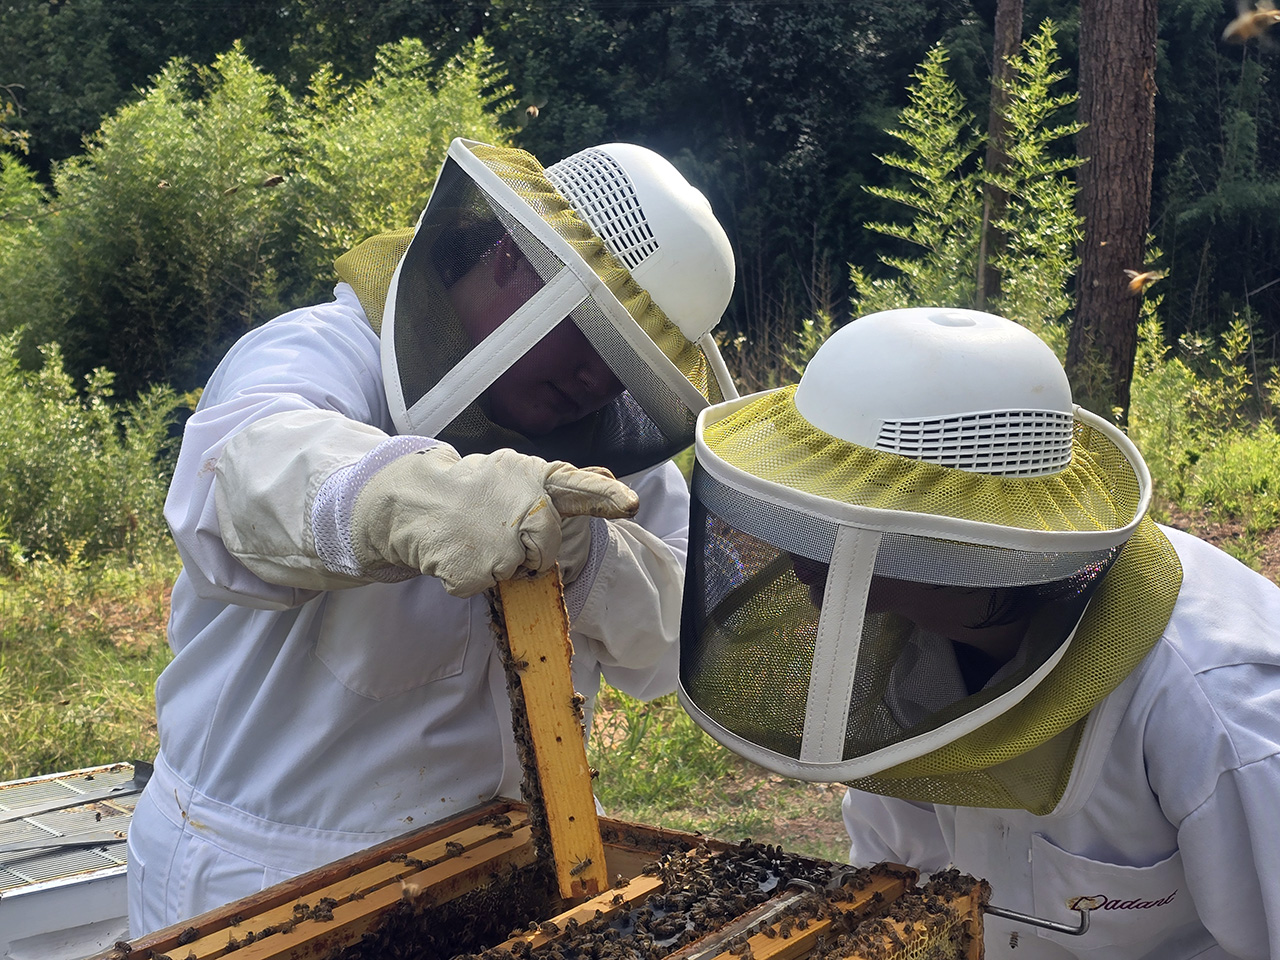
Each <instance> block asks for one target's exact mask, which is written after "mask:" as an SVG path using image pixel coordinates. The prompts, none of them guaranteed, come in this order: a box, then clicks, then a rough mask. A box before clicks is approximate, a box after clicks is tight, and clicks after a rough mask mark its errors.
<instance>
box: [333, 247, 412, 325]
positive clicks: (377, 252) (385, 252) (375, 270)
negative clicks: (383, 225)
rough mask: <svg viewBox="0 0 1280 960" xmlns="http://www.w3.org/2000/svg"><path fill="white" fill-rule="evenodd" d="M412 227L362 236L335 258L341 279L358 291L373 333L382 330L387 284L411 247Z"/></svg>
mask: <svg viewBox="0 0 1280 960" xmlns="http://www.w3.org/2000/svg"><path fill="white" fill-rule="evenodd" d="M413 229H414V228H413V227H405V228H404V229H402V230H393V231H391V232H390V233H381V234H378V235H377V236H376V237H370V238H369V239H367V240H362V241H361V242H360V243H358V244H356V245H355V246H354V247H352V248H351V249H350V250H348V251H347V252H346V253H344V254H343V255H342V256H340V257H339V258H338V259H337V260H335V261H334V262H333V266H334V268H335V269H336V270H337V272H338V279H339V280H341V281H343V282H344V283H348V284H350V285H351V289H352V290H354V291H355V292H356V297H357V299H359V301H360V306H362V307H363V308H364V312H365V316H367V317H368V318H369V326H371V327H373V332H374V333H380V332H381V331H382V312H383V310H384V309H385V308H386V304H387V287H388V286H390V284H391V275H392V274H393V273H395V270H396V264H398V263H399V262H400V259H401V258H402V257H403V256H404V252H405V251H406V250H408V249H409V243H410V241H412V240H413Z"/></svg>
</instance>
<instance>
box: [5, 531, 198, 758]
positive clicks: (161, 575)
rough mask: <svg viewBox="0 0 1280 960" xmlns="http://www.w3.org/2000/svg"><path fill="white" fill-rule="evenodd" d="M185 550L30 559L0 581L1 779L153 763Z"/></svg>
mask: <svg viewBox="0 0 1280 960" xmlns="http://www.w3.org/2000/svg"><path fill="white" fill-rule="evenodd" d="M177 570H178V562H177V558H176V554H175V553H174V552H173V550H172V547H170V546H168V545H157V546H156V547H155V549H154V550H152V551H150V552H149V554H148V555H147V556H145V557H143V558H141V559H139V560H137V561H136V562H133V563H129V564H124V563H122V562H121V561H120V560H119V559H118V558H117V559H106V560H102V561H98V562H95V563H92V564H89V563H80V562H76V561H72V562H70V563H66V564H62V563H49V562H39V561H34V562H29V563H25V564H23V565H22V566H21V567H19V568H18V570H17V572H16V573H14V574H11V575H9V576H7V577H5V578H4V579H3V581H0V780H14V779H19V778H21V777H27V776H34V775H36V774H42V773H55V772H58V771H62V770H69V769H75V768H77V767H83V766H92V765H94V764H99V763H111V762H115V761H119V760H131V759H134V758H141V759H150V758H151V757H152V756H154V755H155V752H156V747H157V739H156V724H155V696H154V690H153V688H154V684H155V679H156V677H157V676H159V674H160V671H161V670H162V669H163V668H164V666H165V664H167V663H168V662H169V656H170V654H169V646H168V644H167V642H166V640H165V621H166V619H167V615H168V602H167V598H168V589H169V585H170V584H171V583H172V581H173V578H174V576H175V575H176V573H177Z"/></svg>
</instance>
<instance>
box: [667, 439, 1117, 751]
mask: <svg viewBox="0 0 1280 960" xmlns="http://www.w3.org/2000/svg"><path fill="white" fill-rule="evenodd" d="M830 526H831V524H830V522H829V521H825V520H822V519H820V518H816V517H813V516H812V515H811V514H807V513H803V512H799V511H792V510H789V509H788V508H786V507H784V506H781V505H780V504H778V503H777V502H766V501H765V500H757V499H755V498H753V497H752V496H751V495H750V494H747V493H744V492H743V491H740V490H737V489H736V488H733V487H729V486H728V485H727V484H725V483H722V482H720V481H718V480H716V479H715V478H713V477H711V476H710V474H709V473H708V471H707V470H706V469H705V468H704V467H703V466H702V464H701V463H699V464H696V465H695V469H694V478H693V512H692V521H691V526H690V552H689V561H688V567H687V571H686V578H685V599H684V609H683V622H682V630H681V668H680V681H681V687H682V689H683V691H684V693H685V695H686V696H687V698H688V700H689V701H690V702H691V703H692V704H693V705H694V706H696V707H697V708H698V710H700V711H701V713H702V714H704V715H705V716H706V717H708V718H710V719H711V720H713V721H714V722H715V723H716V724H717V725H718V726H720V727H722V728H724V729H725V730H727V731H729V732H730V733H732V734H734V735H736V736H737V737H740V738H742V739H744V740H746V741H748V742H750V743H751V744H754V745H755V746H757V747H760V748H763V749H764V750H767V751H770V752H772V753H773V754H775V755H777V756H779V757H782V758H787V759H790V760H801V759H803V761H804V762H806V763H807V762H811V761H812V760H813V757H812V754H811V753H810V752H806V751H804V750H803V747H804V742H803V741H804V734H805V724H806V711H812V712H813V718H812V719H811V720H810V723H814V722H818V723H824V724H830V723H833V722H839V723H841V724H842V726H843V729H842V730H841V731H839V732H840V733H843V750H842V752H841V755H840V756H838V757H837V756H834V755H833V756H828V757H826V758H824V762H848V761H853V760H857V759H859V758H862V757H866V756H869V755H871V754H875V753H876V752H877V751H880V750H883V749H885V748H887V747H891V746H893V745H895V744H899V743H902V742H903V741H907V740H911V739H913V738H916V737H920V736H922V735H924V734H927V733H930V732H932V731H935V730H939V729H940V728H943V727H947V726H948V725H949V724H953V723H956V722H957V721H971V720H972V718H970V714H973V713H974V711H977V710H980V709H982V708H984V707H986V706H987V705H988V704H991V703H992V702H993V701H995V700H996V699H997V698H999V697H1001V696H1003V695H1005V694H1009V693H1011V692H1015V691H1020V692H1019V693H1018V698H1019V699H1020V698H1021V696H1024V695H1025V692H1026V690H1028V689H1030V686H1028V683H1029V681H1035V680H1036V679H1037V676H1038V675H1041V673H1042V671H1043V670H1044V669H1046V668H1047V666H1048V665H1050V664H1051V663H1052V662H1053V660H1054V657H1055V656H1056V655H1058V654H1060V653H1061V651H1063V650H1064V649H1065V648H1066V644H1067V643H1068V641H1069V640H1070V638H1071V636H1072V634H1073V631H1074V630H1075V627H1076V625H1077V624H1078V623H1079V621H1080V618H1081V616H1082V615H1083V613H1084V610H1085V608H1086V606H1087V605H1088V602H1089V600H1090V598H1091V596H1092V595H1093V592H1094V590H1095V589H1096V587H1097V585H1098V584H1099V582H1100V581H1101V579H1102V577H1103V575H1104V574H1105V573H1106V571H1107V569H1108V568H1109V566H1110V563H1111V561H1112V560H1113V559H1114V556H1115V554H1116V551H1114V550H1113V551H1104V552H1103V553H1101V554H1099V555H1096V556H1095V555H1091V554H1077V555H1076V558H1075V561H1074V562H1072V561H1071V560H1070V559H1069V558H1067V559H1063V558H1061V557H1057V558H1049V557H1044V558H1039V559H1038V567H1037V569H1038V570H1039V571H1040V572H1041V573H1046V572H1048V573H1050V574H1051V575H1052V576H1053V577H1054V579H1052V580H1048V581H1046V582H1040V583H1031V584H1026V583H1018V582H1015V583H1014V584H1012V585H998V586H987V585H985V584H987V583H990V582H991V581H992V580H998V579H999V578H1001V577H1002V576H1008V577H1009V578H1011V579H1013V580H1015V581H1017V580H1019V579H1023V578H1025V577H1026V576H1027V574H1026V571H1025V569H1024V567H1025V565H1024V564H1022V563H1020V562H1019V560H1018V556H1017V554H1018V551H1012V550H1004V551H1001V550H998V549H996V548H981V549H979V548H976V547H973V546H972V545H965V544H956V543H950V542H943V541H929V540H927V539H926V538H921V537H912V536H908V535H895V537H896V539H895V541H894V545H893V552H892V553H893V557H892V562H891V563H890V564H889V569H891V570H892V572H893V573H895V574H902V573H904V572H905V571H906V570H908V569H909V568H910V567H911V561H912V560H913V558H917V557H922V558H925V559H926V560H927V562H925V563H921V564H918V568H919V570H920V571H921V572H927V573H928V574H929V575H930V576H933V577H936V578H937V579H938V580H939V581H940V582H928V581H924V580H920V579H915V578H903V577H901V576H886V575H884V574H882V573H880V572H879V571H880V565H879V562H878V560H877V562H876V565H875V568H874V569H875V571H876V572H875V573H874V574H871V573H870V571H867V572H865V573H864V574H863V577H864V578H865V577H867V576H868V575H870V576H869V579H863V580H861V582H860V583H861V585H860V586H859V584H857V583H852V582H849V583H844V582H839V581H838V579H837V578H835V577H834V576H833V575H832V573H831V571H832V566H831V563H832V555H833V554H832V552H831V547H830V546H828V544H830V543H831V542H832V538H833V536H837V535H834V534H832V531H831V530H830V529H829V527H830ZM775 541H776V542H775ZM912 541H914V543H913V542H912ZM778 543H781V545H778ZM997 554H1007V556H1004V555H997ZM850 569H852V568H850ZM949 576H950V577H954V578H955V579H956V580H958V581H959V583H960V584H961V585H957V584H956V583H949V582H947V580H948V577H949ZM966 583H967V584H973V583H979V584H984V585H979V586H972V585H963V584H966ZM833 597H836V598H840V599H842V600H843V601H844V602H843V603H841V602H832V601H831V598H833ZM855 598H856V599H855ZM850 603H857V605H858V608H857V609H856V610H853V609H851V608H850V606H849V604H850ZM824 607H825V608H826V610H827V612H828V613H829V614H830V617H829V619H830V620H831V622H827V621H826V620H823V615H824ZM831 611H835V612H834V613H831ZM859 625H860V629H859ZM819 638H822V639H821V644H819ZM815 649H818V650H823V649H825V650H827V651H828V653H827V654H826V655H825V656H827V657H829V658H830V660H823V661H822V664H823V665H819V667H817V668H815V666H814V662H815V661H814V657H815ZM824 665H825V666H824ZM847 667H852V676H851V677H847V678H846V679H845V681H844V683H843V686H841V687H840V688H839V689H836V687H835V686H834V685H833V684H832V683H830V682H829V681H830V679H831V676H832V675H835V674H840V673H842V672H844V671H845V669H846V668H847ZM824 698H825V699H824ZM822 718H825V719H822ZM987 719H989V718H985V717H984V718H983V720H982V721H980V722H986V720H987ZM828 729H829V728H828ZM951 729H953V730H956V729H961V730H962V729H964V723H963V722H961V723H959V724H958V725H957V726H956V727H952V728H951ZM837 736H838V734H837ZM814 739H815V742H816V741H818V740H819V739H827V740H829V739H830V738H829V737H827V738H814ZM836 746H838V740H837V743H836ZM817 749H819V748H815V747H812V746H811V747H810V750H811V751H814V750H817ZM835 752H837V751H834V750H833V751H832V753H833V754H834V753H835Z"/></svg>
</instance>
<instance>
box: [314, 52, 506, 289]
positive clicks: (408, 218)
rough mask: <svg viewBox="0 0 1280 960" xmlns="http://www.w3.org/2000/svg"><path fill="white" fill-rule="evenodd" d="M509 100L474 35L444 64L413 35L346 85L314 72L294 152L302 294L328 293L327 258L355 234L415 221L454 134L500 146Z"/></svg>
mask: <svg viewBox="0 0 1280 960" xmlns="http://www.w3.org/2000/svg"><path fill="white" fill-rule="evenodd" d="M510 106H511V88H510V87H509V86H507V85H506V84H505V83H504V82H503V80H502V78H501V76H500V75H499V74H498V73H497V72H496V67H495V66H494V64H493V61H492V57H491V55H490V52H489V49H488V47H487V46H486V45H485V44H484V43H483V42H481V41H479V40H477V41H475V42H474V43H472V44H471V45H470V47H469V48H468V49H467V50H466V51H464V53H463V54H461V55H459V56H457V57H455V58H453V59H452V60H450V61H449V62H447V63H446V64H444V65H443V66H437V65H436V64H435V62H434V60H433V58H432V57H431V56H430V55H429V53H428V51H427V50H426V48H425V47H424V46H423V45H422V43H421V41H418V40H403V41H401V42H399V43H395V44H389V45H387V46H385V47H383V48H382V49H381V50H379V51H378V57H377V65H376V68H375V70H374V74H373V77H372V78H371V79H370V80H368V81H366V82H364V83H360V84H357V85H355V86H354V87H347V86H344V85H343V84H342V83H341V82H340V80H339V78H338V77H337V76H335V75H334V73H333V72H332V70H331V69H329V68H327V67H326V68H322V69H320V70H319V71H318V72H317V73H316V75H315V76H314V77H313V78H312V83H311V92H310V94H309V96H308V97H307V98H306V100H304V101H303V102H302V103H301V104H300V109H299V117H298V124H297V126H298V134H297V142H296V144H295V146H294V148H293V153H294V155H295V156H296V158H297V159H296V167H295V169H296V174H295V176H294V178H293V180H292V186H293V194H292V199H293V201H294V209H293V210H292V211H291V216H292V217H293V218H294V221H295V228H296V231H297V239H296V241H295V242H294V243H293V244H292V248H293V250H294V251H295V252H296V260H295V262H294V268H293V271H292V272H293V273H294V275H295V276H296V284H294V286H296V285H301V286H303V288H304V290H305V293H302V294H301V296H300V299H305V298H314V297H317V296H323V295H326V294H327V293H328V291H329V289H330V287H331V286H332V280H331V277H332V272H333V260H334V259H335V258H336V257H338V256H339V255H341V254H342V253H344V252H345V251H346V250H349V249H350V248H351V247H352V246H354V245H355V244H356V243H357V242H359V241H360V240H362V239H364V238H365V237H367V236H371V235H373V234H377V233H381V232H384V231H387V230H394V229H399V228H400V227H405V226H410V225H412V224H413V222H414V220H415V219H416V218H417V216H418V214H419V213H420V212H421V211H422V208H423V206H424V205H425V204H426V200H427V197H428V196H429V194H430V192H431V187H432V185H433V184H434V183H435V178H436V174H437V173H438V172H439V168H440V164H441V162H442V161H443V159H444V155H445V151H446V150H447V149H448V147H449V142H450V141H451V140H452V139H453V138H454V137H466V138H469V139H472V140H480V141H483V142H486V143H501V142H505V141H506V134H504V133H502V132H500V131H499V130H498V129H497V121H496V119H495V115H496V114H501V113H503V112H504V111H506V110H508V109H510ZM308 278H314V279H310V280H308Z"/></svg>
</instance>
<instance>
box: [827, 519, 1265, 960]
mask: <svg viewBox="0 0 1280 960" xmlns="http://www.w3.org/2000/svg"><path fill="white" fill-rule="evenodd" d="M1164 532H1165V533H1166V534H1167V536H1168V537H1169V540H1170V541H1171V542H1172V543H1173V545H1174V547H1175V549H1176V550H1177V553H1178V558H1179V560H1180V561H1181V563H1182V566H1183V570H1184V577H1183V580H1182V589H1181V591H1180V592H1179V594H1178V598H1177V603H1176V606H1175V607H1174V612H1173V616H1172V619H1171V620H1170V621H1169V624H1168V626H1167V628H1166V629H1165V631H1164V633H1163V635H1162V636H1161V637H1160V639H1159V641H1157V643H1156V645H1155V646H1154V648H1152V650H1151V652H1150V653H1149V654H1148V655H1147V657H1146V658H1145V659H1144V660H1143V662H1142V663H1141V665H1140V666H1139V667H1138V668H1137V669H1136V670H1135V671H1134V672H1133V673H1132V674H1131V675H1130V676H1129V677H1128V678H1127V679H1126V680H1125V681H1124V682H1123V683H1122V684H1121V685H1120V686H1119V687H1118V688H1117V689H1116V690H1115V691H1113V692H1112V693H1111V694H1110V695H1109V696H1108V697H1107V698H1105V699H1104V700H1103V701H1102V702H1100V703H1099V704H1098V705H1097V706H1096V707H1095V708H1094V709H1093V711H1092V713H1091V714H1090V716H1089V720H1088V724H1087V726H1086V728H1085V733H1084V735H1083V740H1082V742H1081V745H1080V748H1079V751H1078V753H1077V756H1076V760H1075V764H1074V767H1073V769H1072V773H1071V779H1070V781H1069V784H1068V786H1067V788H1066V791H1065V793H1064V795H1063V797H1062V799H1061V801H1060V802H1059V804H1058V806H1057V808H1056V809H1055V810H1054V811H1053V812H1052V813H1051V814H1049V815H1048V816H1035V815H1033V814H1031V813H1028V812H1025V811H1015V810H998V809H985V808H977V807H956V806H936V807H935V806H932V805H929V804H924V803H915V802H910V801H906V800H901V799H895V798H890V797H885V796H879V795H875V794H871V793H866V792H861V791H853V790H851V791H849V793H848V794H847V795H846V798H845V801H844V820H845V825H846V827H847V828H848V830H849V834H850V837H851V838H852V850H851V862H853V863H868V862H874V861H878V860H894V861H898V862H903V863H907V864H910V865H912V866H916V867H919V868H920V869H922V870H925V871H932V870H936V869H939V868H941V867H944V866H946V865H948V864H950V863H954V864H955V865H956V866H957V867H959V868H960V869H961V870H963V871H965V872H967V873H971V874H973V875H974V876H978V877H983V878H986V879H987V880H989V881H990V883H991V888H992V898H991V899H992V903H994V904H997V905H999V906H1001V907H1005V908H1007V909H1010V910H1016V911H1019V912H1021V913H1026V914H1031V915H1034V916H1039V917H1044V918H1047V919H1050V920H1053V921H1056V922H1059V923H1067V924H1074V923H1075V921H1076V919H1077V918H1078V915H1077V914H1074V913H1072V912H1071V911H1070V910H1069V909H1068V907H1067V904H1068V903H1071V902H1074V901H1076V899H1077V898H1083V903H1084V904H1085V905H1092V906H1093V907H1094V908H1095V909H1093V911H1092V913H1091V923H1090V928H1089V931H1088V933H1087V934H1086V935H1084V936H1083V937H1072V936H1067V935H1063V934H1059V933H1054V932H1048V931H1044V930H1039V931H1037V930H1036V929H1033V928H1031V927H1029V926H1027V925H1025V924H1018V923H1013V922H1011V921H1008V920H1003V919H1000V918H997V917H993V916H987V917H986V918H985V920H984V924H985V928H986V936H985V946H986V955H987V956H988V957H1014V958H1019V960H1026V958H1040V957H1043V958H1061V957H1082V958H1090V960H1112V958H1132V960H1137V958H1144V957H1152V958H1154V957H1159V958H1162V960H1179V958H1191V957H1195V958H1203V960H1208V958H1225V957H1250V958H1265V957H1276V956H1280V910H1277V904H1278V903H1280V831H1278V830H1277V829H1276V824H1277V817H1278V816H1280V590H1277V589H1276V587H1275V585H1274V584H1272V583H1270V582H1269V581H1267V580H1266V579H1265V578H1263V577H1261V576H1259V575H1258V574H1256V573H1253V572H1252V571H1250V570H1247V569H1246V568H1245V567H1244V566H1243V565H1241V564H1239V563H1237V562H1236V561H1235V560H1233V559H1231V558H1230V557H1228V556H1227V555H1226V554H1224V553H1222V552H1221V551H1218V550H1216V549H1215V548H1213V547H1211V546H1209V545H1207V544H1205V543H1203V542H1202V541H1199V540H1197V539H1195V538H1193V537H1190V536H1188V535H1186V534H1183V533H1180V532H1179V531H1177V530H1168V529H1166V530H1165V531H1164ZM1014 932H1017V934H1018V935H1017V937H1016V939H1015V940H1011V936H1012V934H1013V933H1014ZM1015 944H1016V945H1015Z"/></svg>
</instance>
